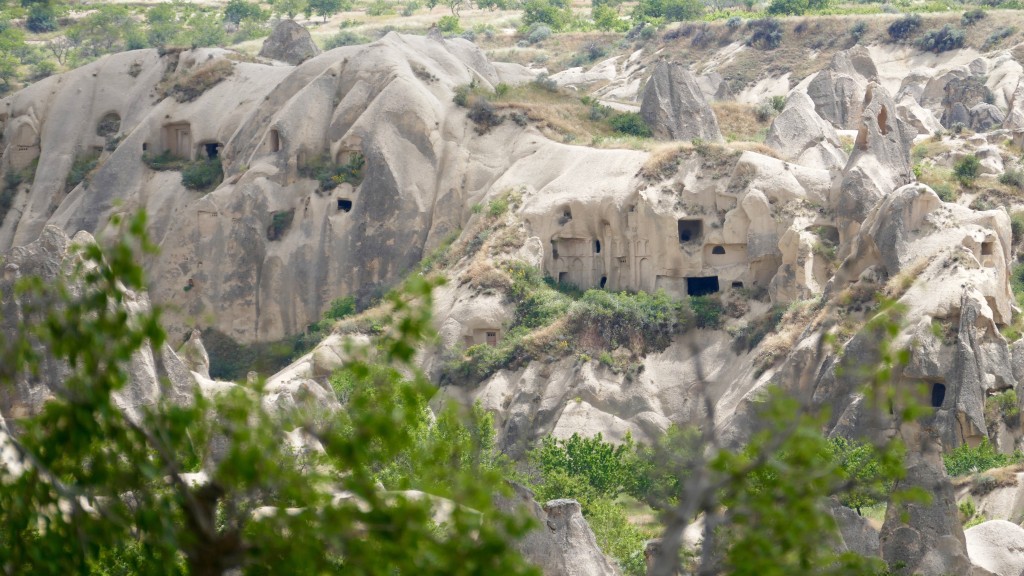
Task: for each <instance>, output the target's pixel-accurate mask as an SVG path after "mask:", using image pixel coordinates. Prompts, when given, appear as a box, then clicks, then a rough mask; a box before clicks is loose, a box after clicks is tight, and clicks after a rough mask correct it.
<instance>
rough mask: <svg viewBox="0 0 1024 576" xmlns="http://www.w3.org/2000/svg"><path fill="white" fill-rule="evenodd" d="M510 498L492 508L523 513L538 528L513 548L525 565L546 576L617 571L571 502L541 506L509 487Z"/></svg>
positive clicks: (604, 575) (591, 575)
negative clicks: (524, 561)
mask: <svg viewBox="0 0 1024 576" xmlns="http://www.w3.org/2000/svg"><path fill="white" fill-rule="evenodd" d="M509 485H510V487H511V489H512V495H511V496H510V497H504V496H499V497H497V498H496V499H495V500H496V505H497V507H498V509H499V510H501V511H503V512H506V513H516V512H521V511H522V510H524V509H525V511H526V513H527V514H528V515H529V516H532V517H533V518H534V519H535V520H536V521H537V524H538V528H536V529H534V530H533V531H531V532H530V533H528V534H527V535H526V536H524V537H523V538H522V539H520V540H519V541H518V542H517V543H516V544H515V546H516V548H518V550H519V551H520V553H522V555H523V558H525V559H526V561H527V562H529V563H531V564H533V565H535V566H537V567H538V568H540V570H541V572H543V573H544V574H545V575H548V576H556V575H557V576H612V575H617V574H619V570H618V569H617V568H616V567H615V565H614V564H612V562H610V561H609V560H608V558H607V557H605V555H604V554H603V553H602V552H601V550H600V548H598V547H597V540H595V538H594V533H593V531H592V530H591V529H590V526H589V525H588V524H587V521H586V520H585V519H584V518H583V514H582V513H581V512H580V505H579V503H578V502H576V501H575V500H552V501H550V502H548V503H546V504H544V505H543V506H541V505H540V504H538V503H537V502H536V500H534V497H533V492H531V491H530V490H528V489H527V488H524V487H523V486H520V485H519V484H516V483H514V482H510V483H509Z"/></svg>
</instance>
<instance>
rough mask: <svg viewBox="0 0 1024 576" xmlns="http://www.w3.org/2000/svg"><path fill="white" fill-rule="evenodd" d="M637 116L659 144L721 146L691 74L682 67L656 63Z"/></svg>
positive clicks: (706, 104)
mask: <svg viewBox="0 0 1024 576" xmlns="http://www.w3.org/2000/svg"><path fill="white" fill-rule="evenodd" d="M640 115H641V116H643V119H644V121H645V122H646V123H647V125H648V126H650V127H651V131H652V132H653V133H654V136H655V138H660V139H662V140H683V141H686V142H689V141H690V140H694V139H697V138H699V139H701V140H706V141H708V142H720V141H721V140H722V133H721V132H720V131H719V130H718V121H717V120H716V119H715V113H714V112H713V111H712V110H711V107H710V106H709V105H708V102H707V100H706V99H705V98H704V93H703V92H701V89H700V86H699V85H698V84H697V80H696V79H695V78H694V77H693V74H691V73H690V71H689V70H687V69H686V67H685V66H683V65H681V64H675V63H669V62H666V61H664V60H661V61H659V62H658V63H657V64H655V66H654V71H653V72H652V73H651V78H650V80H648V81H647V85H646V86H645V87H644V95H643V101H642V102H641V104H640Z"/></svg>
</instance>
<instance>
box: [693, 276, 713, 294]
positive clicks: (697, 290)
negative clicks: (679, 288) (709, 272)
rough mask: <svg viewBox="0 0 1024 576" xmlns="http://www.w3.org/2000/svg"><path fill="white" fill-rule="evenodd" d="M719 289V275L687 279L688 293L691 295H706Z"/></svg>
mask: <svg viewBox="0 0 1024 576" xmlns="http://www.w3.org/2000/svg"><path fill="white" fill-rule="evenodd" d="M718 290H719V288H718V276H695V277H692V278H687V279H686V293H687V294H689V295H690V296H706V295H708V294H714V293H716V292H718Z"/></svg>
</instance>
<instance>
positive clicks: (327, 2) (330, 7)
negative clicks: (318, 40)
mask: <svg viewBox="0 0 1024 576" xmlns="http://www.w3.org/2000/svg"><path fill="white" fill-rule="evenodd" d="M309 8H311V9H312V10H313V13H314V14H316V15H317V16H320V17H322V18H323V19H324V22H327V17H328V16H333V15H335V14H337V13H338V12H341V11H342V9H343V8H344V3H343V2H342V0H309Z"/></svg>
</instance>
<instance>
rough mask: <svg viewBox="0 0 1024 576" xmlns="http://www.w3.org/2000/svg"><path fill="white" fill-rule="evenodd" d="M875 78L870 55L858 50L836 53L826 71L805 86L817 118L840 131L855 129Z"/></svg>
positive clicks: (861, 49)
mask: <svg viewBox="0 0 1024 576" xmlns="http://www.w3.org/2000/svg"><path fill="white" fill-rule="evenodd" d="M877 77H878V71H877V70H876V69H875V64H874V62H873V61H872V60H871V55H870V54H869V53H868V51H867V49H866V48H864V47H862V46H855V47H853V48H850V49H849V50H844V51H842V52H838V53H836V55H835V56H833V58H832V61H831V63H829V65H828V67H827V68H825V69H824V70H822V71H821V72H818V74H817V75H816V76H815V77H814V79H813V80H811V82H810V83H809V84H808V85H807V96H809V97H810V99H811V100H812V101H813V102H814V109H815V110H816V111H817V112H818V115H819V116H821V117H822V118H824V119H825V120H827V121H828V122H831V123H832V125H833V126H835V127H836V128H840V129H851V130H852V129H856V128H857V125H858V123H859V122H860V117H861V111H862V110H863V107H864V105H865V102H866V99H865V93H866V91H867V88H868V84H869V83H870V82H872V81H874V80H876V79H877Z"/></svg>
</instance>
